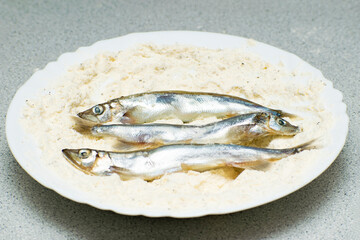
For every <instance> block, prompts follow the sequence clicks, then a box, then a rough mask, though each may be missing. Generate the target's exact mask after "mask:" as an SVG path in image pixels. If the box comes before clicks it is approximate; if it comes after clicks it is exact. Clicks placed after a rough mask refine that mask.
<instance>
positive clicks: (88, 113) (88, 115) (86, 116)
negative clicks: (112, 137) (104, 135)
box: [77, 110, 100, 123]
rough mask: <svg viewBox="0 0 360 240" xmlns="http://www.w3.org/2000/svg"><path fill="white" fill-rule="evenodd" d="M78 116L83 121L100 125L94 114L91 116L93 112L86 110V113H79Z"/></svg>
mask: <svg viewBox="0 0 360 240" xmlns="http://www.w3.org/2000/svg"><path fill="white" fill-rule="evenodd" d="M77 116H78V117H79V118H81V119H85V120H88V121H91V122H96V123H100V120H99V119H98V118H97V117H95V116H94V115H93V114H91V110H86V111H84V112H79V113H78V114H77Z"/></svg>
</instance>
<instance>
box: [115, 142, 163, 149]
mask: <svg viewBox="0 0 360 240" xmlns="http://www.w3.org/2000/svg"><path fill="white" fill-rule="evenodd" d="M159 146H161V144H152V143H131V142H121V141H120V142H116V143H115V144H114V145H113V147H114V148H116V149H117V150H121V151H135V150H145V149H153V148H156V147H159Z"/></svg>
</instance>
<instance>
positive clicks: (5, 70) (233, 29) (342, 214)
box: [0, 0, 360, 239]
mask: <svg viewBox="0 0 360 240" xmlns="http://www.w3.org/2000/svg"><path fill="white" fill-rule="evenodd" d="M359 23H360V2H359V1H355V0H353V1H325V0H321V1H312V0H306V1H278V0H276V1H234V0H222V1H218V0H211V1H205V0H201V1H198V0H193V1H188V0H184V1H183V0H177V1H169V0H166V1H165V0H161V1H155V0H148V1H138V0H136V1H134V0H133V1H109V0H108V1H77V0H76V1H75V0H71V1H70V0H69V1H21V0H15V1H13V0H0V79H1V88H0V96H1V104H0V109H1V113H2V114H1V115H0V119H1V122H2V123H3V124H1V125H0V133H1V145H0V159H1V163H0V189H1V191H0V239H132V238H146V239H149V238H150V239H153V238H161V239H168V238H170V237H171V236H172V237H174V238H175V239H177V238H180V239H189V238H194V239H242V238H244V239H360V233H359V231H357V230H356V229H357V227H360V222H359V218H360V216H359V215H360V210H359V209H360V194H359V189H360V174H359V172H360V164H359V140H360V139H359V119H360V107H359V102H360V98H359V90H360V87H359V76H360V57H359V53H360V44H359V41H360V28H359ZM154 30H197V31H209V32H219V33H228V34H232V35H238V36H243V37H248V38H253V39H256V40H258V41H261V42H265V43H268V44H270V45H273V46H276V47H279V48H282V49H284V50H287V51H289V52H292V53H294V54H296V55H298V56H299V57H301V58H303V59H304V60H305V61H308V62H309V63H310V64H312V65H314V66H315V67H317V68H319V69H320V70H321V71H322V72H323V74H324V76H325V77H326V78H328V79H330V80H331V81H333V83H334V86H335V87H336V88H337V89H339V90H341V91H342V92H343V93H344V101H345V103H346V104H347V106H348V114H349V116H350V130H349V135H348V139H347V143H346V145H345V147H344V149H343V151H342V152H341V153H340V155H339V157H338V158H337V159H336V161H335V162H334V164H332V166H331V167H330V168H329V169H328V170H326V172H325V173H323V174H322V175H321V176H320V177H319V178H317V179H316V180H315V181H313V182H312V183H310V184H309V185H307V186H306V187H304V188H302V189H301V190H299V191H297V192H295V193H293V194H291V195H289V196H287V197H285V198H282V199H280V200H277V201H275V202H272V203H270V204H267V205H264V206H261V207H257V208H254V209H250V210H247V211H243V212H239V213H233V214H228V215H222V216H207V217H202V218H195V219H171V218H160V219H152V218H146V217H129V216H123V215H118V214H115V213H112V212H108V211H101V210H98V209H96V208H93V207H90V206H87V205H83V204H79V203H76V202H73V201H70V200H68V199H66V198H63V197H61V196H60V195H58V194H57V193H55V192H53V191H52V190H49V189H46V188H45V187H43V186H42V185H40V184H39V183H37V182H36V181H35V180H34V179H32V178H31V177H30V176H29V175H28V174H27V173H26V172H25V171H24V170H23V169H22V168H21V167H20V166H19V165H18V163H17V162H16V160H15V159H14V157H13V156H12V154H11V152H10V150H9V148H8V145H7V142H6V138H5V125H4V123H5V118H6V111H7V108H8V106H9V103H10V101H11V99H12V97H13V96H14V94H15V92H16V90H17V89H18V87H20V86H21V85H22V84H23V83H24V82H25V81H26V80H27V79H28V78H29V77H30V76H31V75H32V74H33V73H34V71H35V69H42V68H43V67H44V66H45V65H46V63H48V62H50V61H54V60H56V59H57V57H58V56H59V55H61V54H62V53H64V52H70V51H74V50H76V49H77V48H78V47H80V46H87V45H91V44H92V43H94V42H96V41H99V40H102V39H108V38H113V37H117V36H120V35H124V34H127V33H131V32H144V31H154Z"/></svg>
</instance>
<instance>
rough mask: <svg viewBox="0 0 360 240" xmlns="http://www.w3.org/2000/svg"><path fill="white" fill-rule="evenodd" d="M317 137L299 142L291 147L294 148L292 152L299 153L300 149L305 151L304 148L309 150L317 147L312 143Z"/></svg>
mask: <svg viewBox="0 0 360 240" xmlns="http://www.w3.org/2000/svg"><path fill="white" fill-rule="evenodd" d="M316 140H317V139H313V140H310V141H308V142H306V143H303V144H300V145H298V146H296V147H294V148H293V149H294V150H295V152H294V153H299V152H302V151H305V150H311V149H316V148H318V146H316V145H315V144H314V142H315V141H316Z"/></svg>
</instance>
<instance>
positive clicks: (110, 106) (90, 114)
mask: <svg viewBox="0 0 360 240" xmlns="http://www.w3.org/2000/svg"><path fill="white" fill-rule="evenodd" d="M124 113H125V111H124V110H123V107H122V105H121V104H120V103H119V101H117V100H111V101H109V102H105V103H100V104H97V105H95V106H93V107H91V108H89V109H87V110H85V111H83V112H80V113H78V114H77V116H78V117H80V118H82V119H85V120H88V121H91V122H96V123H106V122H111V121H115V120H116V118H119V117H122V116H123V115H124Z"/></svg>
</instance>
